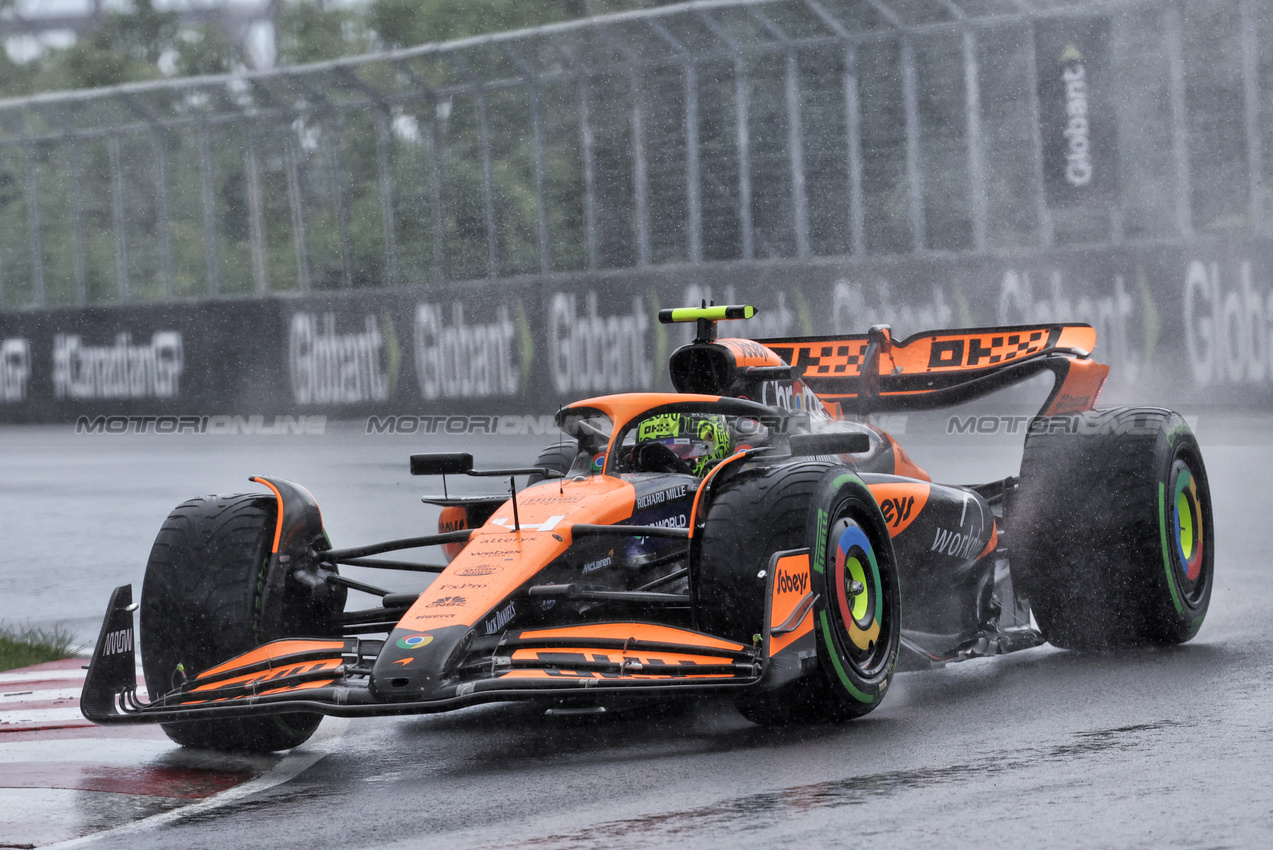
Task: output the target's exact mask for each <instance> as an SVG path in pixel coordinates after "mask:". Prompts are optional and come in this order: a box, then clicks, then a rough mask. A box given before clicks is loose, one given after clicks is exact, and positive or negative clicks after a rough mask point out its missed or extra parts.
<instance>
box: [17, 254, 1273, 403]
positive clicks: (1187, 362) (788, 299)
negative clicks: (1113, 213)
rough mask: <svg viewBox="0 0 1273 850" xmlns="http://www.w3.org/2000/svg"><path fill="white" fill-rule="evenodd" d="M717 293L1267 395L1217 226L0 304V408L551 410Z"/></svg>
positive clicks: (1178, 384) (1245, 265)
mask: <svg viewBox="0 0 1273 850" xmlns="http://www.w3.org/2000/svg"><path fill="white" fill-rule="evenodd" d="M704 300H706V301H715V302H716V303H739V302H746V303H750V304H754V305H756V306H757V307H758V308H759V310H760V312H759V313H758V315H757V316H756V318H755V319H753V320H751V321H749V322H745V323H744V322H739V323H736V324H730V325H727V326H722V328H721V332H722V334H725V335H728V334H739V335H746V336H751V337H770V336H791V335H802V334H826V333H845V332H860V331H863V330H865V329H866V328H867V327H869V326H870V325H872V324H876V323H881V322H883V323H888V324H890V325H892V327H893V330H894V335H895V336H896V337H898V338H903V337H906V336H908V335H910V334H912V333H915V332H917V331H921V330H927V329H931V328H941V327H969V326H988V325H1002V324H1015V323H1027V322H1048V321H1085V322H1090V323H1091V324H1093V325H1094V326H1095V327H1096V328H1097V332H1098V344H1097V350H1096V352H1095V356H1096V357H1097V358H1098V359H1099V360H1102V361H1103V362H1106V363H1109V364H1110V365H1111V367H1112V372H1111V377H1110V381H1109V383H1108V384H1107V388H1106V392H1105V395H1104V396H1103V397H1102V400H1103V401H1106V402H1111V401H1113V402H1133V401H1153V402H1157V403H1163V404H1172V405H1182V404H1237V405H1242V406H1248V407H1253V406H1268V405H1269V404H1270V403H1273V242H1225V241H1214V242H1198V243H1194V244H1192V245H1187V246H1182V245H1172V246H1163V247H1124V248H1117V247H1111V248H1105V249H1098V250H1092V249H1084V250H1073V251H1069V250H1057V251H1054V252H1051V253H1046V254H1039V253H1037V252H1035V253H1022V254H1021V255H1019V256H1013V255H993V256H978V257H957V258H951V257H935V256H934V257H913V258H894V259H888V260H884V259H881V260H870V261H864V262H858V261H853V260H838V261H820V262H805V263H795V262H773V263H762V262H756V263H739V264H713V265H701V266H686V267H661V268H658V269H649V270H624V271H616V272H611V273H589V274H582V273H581V274H570V275H560V276H547V277H527V278H522V279H516V280H500V281H498V282H492V281H476V282H471V283H466V284H456V285H452V286H449V287H447V288H445V289H426V288H403V289H398V290H380V291H355V292H348V293H330V294H314V295H308V296H299V297H279V298H269V299H262V300H239V301H235V300H218V301H197V302H184V303H172V302H170V303H163V304H154V305H140V304H138V305H126V306H119V307H93V308H87V309H73V308H62V309H51V310H38V311H22V312H9V313H2V314H0V421H3V422H68V421H76V420H77V419H78V418H79V417H81V416H89V417H101V416H106V417H111V416H115V417H119V416H164V417H174V416H175V417H182V416H190V417H205V421H206V418H208V417H212V418H213V420H214V421H216V422H220V421H221V419H218V418H217V417H221V418H227V417H228V418H230V419H232V418H233V417H241V418H242V420H243V421H250V417H253V416H256V417H264V419H261V420H257V421H258V422H260V421H266V420H269V419H270V418H272V417H278V416H290V417H294V422H302V423H303V422H304V421H305V420H304V419H303V418H301V417H320V416H325V417H331V418H349V417H364V416H374V417H379V418H378V419H377V420H376V421H378V422H382V423H383V422H385V421H391V423H392V424H391V426H385V427H393V428H396V427H397V425H398V424H400V423H401V424H404V427H408V428H409V427H411V423H412V422H413V421H415V422H419V421H423V420H425V419H427V418H428V417H437V416H444V415H448V414H510V413H515V414H523V415H542V414H551V413H552V412H553V411H554V410H556V408H557V407H558V406H560V405H561V404H563V403H565V402H567V401H570V400H574V399H578V398H582V397H587V396H591V395H600V394H604V393H610V392H620V391H625V390H648V389H669V388H670V385H669V382H668V377H667V355H668V354H669V353H670V352H671V351H672V350H673V349H674V348H675V347H676V346H678V345H681V344H682V343H685V342H688V341H689V338H690V336H691V334H692V327H690V326H672V327H667V326H662V325H660V324H658V322H657V320H656V318H655V315H656V313H657V311H658V310H659V309H660V308H661V307H668V306H680V305H689V304H698V303H699V302H701V301H704ZM390 418H391V419H390ZM174 427H175V426H174ZM191 427H193V426H191ZM293 427H298V426H295V425H293Z"/></svg>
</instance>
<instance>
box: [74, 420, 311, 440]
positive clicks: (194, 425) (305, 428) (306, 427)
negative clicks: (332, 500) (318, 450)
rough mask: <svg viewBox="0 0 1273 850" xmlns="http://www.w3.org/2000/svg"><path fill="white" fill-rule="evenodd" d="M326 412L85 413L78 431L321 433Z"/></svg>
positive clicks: (245, 434) (218, 434)
mask: <svg viewBox="0 0 1273 850" xmlns="http://www.w3.org/2000/svg"><path fill="white" fill-rule="evenodd" d="M326 430H327V417H326V416H275V417H274V418H273V421H271V422H270V423H269V424H266V421H265V417H264V416H260V415H252V416H236V415H231V414H217V415H211V416H81V417H79V418H78V419H76V420H75V433H76V434H112V435H118V434H198V435H201V436H212V437H224V436H242V437H287V436H321V435H322V434H324V433H325V432H326Z"/></svg>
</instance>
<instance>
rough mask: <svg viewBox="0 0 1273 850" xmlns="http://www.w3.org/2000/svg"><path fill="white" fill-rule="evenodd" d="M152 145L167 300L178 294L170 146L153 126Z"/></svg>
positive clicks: (156, 209) (161, 265)
mask: <svg viewBox="0 0 1273 850" xmlns="http://www.w3.org/2000/svg"><path fill="white" fill-rule="evenodd" d="M150 138H151V145H152V147H154V149H155V192H156V194H155V218H156V220H157V224H158V226H159V275H160V277H161V278H163V292H164V297H165V298H172V297H173V295H175V294H176V292H175V290H174V287H173V283H174V280H173V278H174V277H175V274H174V272H173V265H172V208H171V204H170V202H169V197H170V192H169V189H168V144H167V140H166V139H165V138H164V131H163V130H162V129H160V128H159V127H157V126H154V125H152V126H151V136H150Z"/></svg>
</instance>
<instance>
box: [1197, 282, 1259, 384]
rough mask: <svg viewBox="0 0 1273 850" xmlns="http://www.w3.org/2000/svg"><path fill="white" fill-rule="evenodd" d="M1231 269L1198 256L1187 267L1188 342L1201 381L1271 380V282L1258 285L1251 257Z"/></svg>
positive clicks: (1255, 382)
mask: <svg viewBox="0 0 1273 850" xmlns="http://www.w3.org/2000/svg"><path fill="white" fill-rule="evenodd" d="M1226 272H1227V273H1226ZM1232 275H1233V271H1232V267H1231V266H1229V267H1227V268H1222V267H1221V265H1220V264H1219V263H1211V264H1210V265H1207V264H1205V263H1203V262H1201V261H1199V260H1194V261H1193V262H1191V263H1190V264H1189V268H1188V270H1187V271H1186V272H1185V292H1184V294H1185V305H1184V306H1185V346H1186V350H1187V351H1188V352H1189V364H1190V366H1192V368H1193V378H1194V383H1195V384H1196V385H1198V386H1200V387H1201V386H1209V385H1214V384H1263V383H1267V382H1269V381H1273V345H1271V344H1270V338H1271V337H1273V288H1271V287H1269V286H1268V285H1267V281H1262V283H1264V284H1265V285H1263V286H1260V287H1258V288H1257V286H1256V282H1255V280H1254V275H1253V274H1252V271H1251V261H1250V260H1245V259H1244V260H1242V261H1241V262H1240V263H1239V264H1238V268H1237V281H1234V280H1233V276H1232Z"/></svg>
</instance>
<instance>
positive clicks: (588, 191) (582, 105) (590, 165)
mask: <svg viewBox="0 0 1273 850" xmlns="http://www.w3.org/2000/svg"><path fill="white" fill-rule="evenodd" d="M578 87H579V141H580V145H581V146H582V150H581V151H580V153H581V155H582V156H583V222H584V225H583V226H584V247H585V250H586V252H587V255H588V268H589V269H595V268H597V266H598V265H599V263H600V257H599V256H598V249H597V172H596V165H595V160H596V145H597V137H596V133H595V131H594V130H593V129H592V101H591V98H592V95H591V92H590V91H589V88H588V75H587V74H586V73H584V74H580V75H579V77H578Z"/></svg>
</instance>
